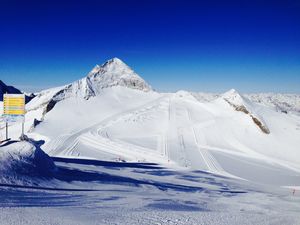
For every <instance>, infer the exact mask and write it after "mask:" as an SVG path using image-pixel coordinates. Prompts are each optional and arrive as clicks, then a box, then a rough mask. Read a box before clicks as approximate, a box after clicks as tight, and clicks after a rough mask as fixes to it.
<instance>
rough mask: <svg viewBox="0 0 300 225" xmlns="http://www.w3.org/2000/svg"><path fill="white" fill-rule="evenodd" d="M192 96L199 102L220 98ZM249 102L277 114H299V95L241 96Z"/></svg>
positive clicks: (194, 94) (260, 94)
mask: <svg viewBox="0 0 300 225" xmlns="http://www.w3.org/2000/svg"><path fill="white" fill-rule="evenodd" d="M192 95H193V96H194V97H195V98H196V99H197V100H198V101H200V102H209V101H212V100H215V99H217V98H218V97H220V96H221V94H218V93H204V92H192ZM242 96H244V97H246V98H247V99H249V100H250V101H251V102H255V103H258V104H260V105H264V106H268V107H272V108H274V109H275V110H276V111H278V112H283V113H288V112H297V113H300V94H282V93H251V94H242Z"/></svg>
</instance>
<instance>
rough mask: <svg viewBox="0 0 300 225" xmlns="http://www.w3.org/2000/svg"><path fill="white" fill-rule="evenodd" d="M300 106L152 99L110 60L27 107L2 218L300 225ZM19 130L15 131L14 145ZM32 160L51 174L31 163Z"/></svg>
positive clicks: (182, 95) (10, 149)
mask: <svg viewBox="0 0 300 225" xmlns="http://www.w3.org/2000/svg"><path fill="white" fill-rule="evenodd" d="M286 96H288V95H286ZM297 99H299V98H298V97H297V96H296V95H291V96H288V97H283V95H274V97H273V95H272V97H271V96H270V95H265V94H261V95H259V94H258V95H241V94H240V93H238V92H237V91H235V90H233V89H232V90H229V91H228V92H226V93H224V94H220V95H219V94H205V93H190V92H187V91H178V92H176V93H157V92H155V91H153V90H152V89H151V87H150V86H149V85H148V84H147V83H146V82H145V81H144V80H143V79H142V78H141V77H139V76H138V75H137V74H136V73H135V72H133V70H132V69H130V67H128V66H127V65H126V64H125V63H123V62H122V61H121V60H119V59H117V58H114V59H112V60H109V61H108V62H106V63H104V64H103V65H102V66H95V68H94V69H93V70H92V71H91V72H90V73H88V75H87V76H86V77H84V78H82V79H80V80H78V81H75V82H73V83H71V84H69V85H66V86H62V87H57V88H53V89H48V90H44V91H42V92H40V93H37V96H36V97H35V98H34V99H32V100H31V101H30V102H29V103H28V104H26V110H27V114H26V121H25V133H26V135H28V137H29V138H30V140H31V142H30V143H27V142H15V143H11V144H7V145H6V146H0V153H1V154H0V161H1V160H2V161H1V162H2V163H1V165H2V167H1V168H2V170H0V172H1V173H2V175H3V176H2V180H1V184H0V186H1V188H0V196H1V198H0V199H2V200H1V201H0V210H1V213H0V219H2V221H5V222H7V224H20V223H21V222H22V223H23V222H24V221H25V222H24V223H30V221H31V220H30V219H31V218H32V216H33V220H34V223H38V224H43V223H44V224H49V223H50V224H51V223H52V224H56V223H58V224H70V223H71V221H74V220H76V222H77V223H78V224H85V223H88V224H93V223H95V224H122V223H124V221H126V223H127V224H149V223H150V224H155V223H158V224H159V223H160V224H201V223H203V224H209V223H211V224H299V215H300V214H299V190H298V189H300V188H299V187H300V179H299V178H300V166H299V165H300V151H299V146H300V115H299V113H298V111H297V109H298V106H299V101H298V100H297ZM284 102H286V104H285V103H284ZM0 107H1V104H0ZM278 107H280V110H279V108H278ZM1 124H2V125H1V131H0V134H1V136H0V138H1V137H2V139H3V137H4V132H5V131H4V124H3V121H2V123H1ZM262 127H263V128H264V129H265V130H264V129H262ZM20 128H21V125H20V124H9V136H10V137H11V138H12V140H17V139H18V138H19V136H20ZM266 131H267V132H266ZM34 140H35V141H34ZM43 151H44V152H45V153H44V152H43ZM36 152H38V153H39V155H41V156H42V157H41V158H39V159H40V160H41V161H42V162H45V165H52V166H49V167H48V166H46V168H48V169H46V170H44V169H45V168H44V167H43V166H42V167H40V165H43V163H38V164H36V160H35V159H36V158H35V155H36ZM47 154H48V155H50V156H51V157H52V159H50V158H49V157H48V156H47ZM10 159H11V160H10ZM52 160H53V161H54V163H55V166H54V165H53V164H52V163H51V162H52ZM14 163H17V165H20V166H19V167H22V168H23V167H24V168H25V170H24V171H25V172H24V171H20V170H18V169H15V167H14V166H13V167H12V166H11V165H15V164H14ZM24 163H25V164H26V166H23V165H24ZM19 167H17V168H19ZM26 168H27V169H26ZM28 171H33V172H30V173H28ZM38 171H46V172H47V173H42V174H39V173H38ZM49 171H50V172H49ZM12 174H13V176H12ZM293 189H296V194H295V193H294V192H293ZM32 196H34V197H32ZM17 206H22V207H19V208H16V207H17ZM27 206H28V207H30V208H31V209H32V212H33V213H29V214H28V211H27V208H26V207H27ZM45 206H46V207H47V209H46V212H47V213H46V214H47V215H45V213H43V215H40V213H41V212H42V211H43V210H44V209H41V208H42V207H45ZM6 207H12V208H11V209H7V208H6ZM91 208H92V209H93V210H92V212H91V211H90V209H91ZM68 209H72V211H71V212H70V211H69V210H68ZM77 212H78V213H77ZM14 214H17V215H18V216H20V217H11V215H14ZM33 214H34V215H33ZM53 215H55V216H53ZM116 215H118V216H116ZM59 216H61V218H59ZM21 217H22V218H23V219H24V221H20V218H21ZM245 218H246V219H245ZM95 221H96V222H95ZM30 224H31V223H30Z"/></svg>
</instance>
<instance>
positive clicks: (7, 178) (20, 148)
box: [0, 141, 56, 184]
mask: <svg viewBox="0 0 300 225" xmlns="http://www.w3.org/2000/svg"><path fill="white" fill-rule="evenodd" d="M55 168H56V167H55V165H54V163H53V161H52V159H51V158H50V157H49V156H48V155H47V154H46V153H44V152H43V151H42V150H41V149H40V148H39V147H38V146H36V145H34V144H33V143H30V142H26V141H22V142H8V143H6V144H5V145H2V146H1V147H0V173H1V178H0V182H1V183H2V184H3V183H5V184H29V183H31V182H32V179H31V178H32V177H34V178H45V177H50V176H51V174H52V173H53V172H54V171H55Z"/></svg>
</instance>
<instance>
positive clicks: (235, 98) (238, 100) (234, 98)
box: [221, 89, 244, 105]
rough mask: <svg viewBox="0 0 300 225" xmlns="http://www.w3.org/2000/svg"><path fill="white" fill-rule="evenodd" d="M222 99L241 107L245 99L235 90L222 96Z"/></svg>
mask: <svg viewBox="0 0 300 225" xmlns="http://www.w3.org/2000/svg"><path fill="white" fill-rule="evenodd" d="M221 97H222V98H223V99H225V100H226V101H229V102H231V103H233V104H237V105H241V104H243V103H244V100H243V97H242V96H241V95H240V93H239V92H237V91H236V90H235V89H230V90H229V91H227V92H225V93H224V94H222V96H221Z"/></svg>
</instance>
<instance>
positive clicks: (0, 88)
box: [0, 80, 22, 101]
mask: <svg viewBox="0 0 300 225" xmlns="http://www.w3.org/2000/svg"><path fill="white" fill-rule="evenodd" d="M6 93H7V94H22V92H21V91H20V90H19V89H17V88H15V87H13V86H8V85H6V84H5V83H3V81H2V80H0V101H3V94H6Z"/></svg>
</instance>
